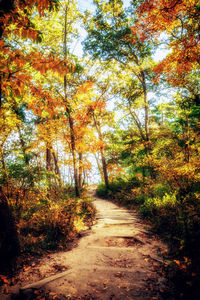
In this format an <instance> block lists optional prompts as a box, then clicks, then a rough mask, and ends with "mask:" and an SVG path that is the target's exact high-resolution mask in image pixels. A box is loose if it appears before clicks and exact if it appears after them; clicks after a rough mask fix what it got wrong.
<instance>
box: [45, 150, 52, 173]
mask: <svg viewBox="0 0 200 300" xmlns="http://www.w3.org/2000/svg"><path fill="white" fill-rule="evenodd" d="M51 158H52V156H51V148H50V147H49V146H47V148H46V169H47V171H49V172H50V171H52V167H51Z"/></svg>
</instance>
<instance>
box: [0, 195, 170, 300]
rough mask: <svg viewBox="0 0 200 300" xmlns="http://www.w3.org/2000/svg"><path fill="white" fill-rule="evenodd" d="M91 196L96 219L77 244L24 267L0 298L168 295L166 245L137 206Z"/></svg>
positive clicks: (140, 298) (143, 298)
mask: <svg viewBox="0 0 200 300" xmlns="http://www.w3.org/2000/svg"><path fill="white" fill-rule="evenodd" d="M91 193H92V191H91ZM93 194H94V191H93ZM93 198H94V205H95V206H96V209H97V215H96V223H95V224H94V225H93V227H92V229H91V230H89V231H86V232H83V233H82V238H81V239H80V240H79V242H78V245H77V246H76V247H74V248H73V249H71V250H70V251H62V252H56V253H50V254H48V255H47V256H44V257H43V258H40V259H37V260H35V261H33V262H32V264H31V265H29V266H28V267H24V268H23V269H22V270H21V271H20V272H19V274H18V275H17V278H15V280H14V281H13V286H5V287H4V290H3V291H2V294H1V295H0V299H2V300H8V299H26V300H29V299H38V300H39V299H41V300H45V299H59V300H61V299H88V300H89V299H102V300H107V299H121V300H125V299H134V300H147V299H148V300H150V299H151V300H156V299H171V298H165V296H164V298H163V295H166V293H167V289H169V287H167V283H166V278H165V276H164V271H163V270H164V268H165V266H166V265H167V264H168V261H167V260H164V259H163V256H162V254H164V253H165V252H166V251H167V246H166V245H165V244H164V243H163V242H162V241H161V240H160V239H159V238H158V237H156V236H155V235H154V234H153V233H152V232H151V227H150V225H149V224H148V223H145V221H144V220H142V219H141V218H140V217H139V216H138V214H137V213H136V211H134V210H131V211H128V210H126V209H124V208H120V207H118V206H117V205H115V204H113V203H111V202H109V201H107V200H103V199H99V198H97V197H96V196H93Z"/></svg>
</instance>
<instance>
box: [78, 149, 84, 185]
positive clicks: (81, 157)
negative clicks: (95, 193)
mask: <svg viewBox="0 0 200 300" xmlns="http://www.w3.org/2000/svg"><path fill="white" fill-rule="evenodd" d="M82 177H83V154H82V153H79V174H78V185H79V189H81V188H82V186H83V179H82Z"/></svg>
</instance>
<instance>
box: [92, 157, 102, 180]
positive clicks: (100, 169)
mask: <svg viewBox="0 0 200 300" xmlns="http://www.w3.org/2000/svg"><path fill="white" fill-rule="evenodd" d="M94 157H95V159H96V162H97V166H98V169H99V173H100V176H101V181H102V182H103V181H104V176H103V169H102V167H101V163H100V161H99V158H98V157H97V155H96V154H94Z"/></svg>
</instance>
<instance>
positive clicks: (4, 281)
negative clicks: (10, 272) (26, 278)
mask: <svg viewBox="0 0 200 300" xmlns="http://www.w3.org/2000/svg"><path fill="white" fill-rule="evenodd" d="M0 279H1V280H2V281H3V283H4V284H9V281H8V279H7V277H6V276H4V275H0Z"/></svg>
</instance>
